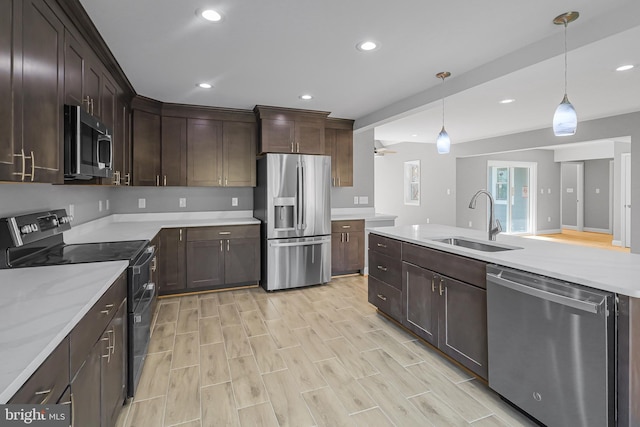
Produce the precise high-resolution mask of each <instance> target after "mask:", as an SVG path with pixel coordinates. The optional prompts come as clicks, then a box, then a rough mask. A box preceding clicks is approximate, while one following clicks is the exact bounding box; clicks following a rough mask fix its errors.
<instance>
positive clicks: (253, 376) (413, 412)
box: [117, 276, 533, 427]
mask: <svg viewBox="0 0 640 427" xmlns="http://www.w3.org/2000/svg"><path fill="white" fill-rule="evenodd" d="M117 425H118V427H161V426H181V427H187V426H189V427H211V426H252V427H253V426H292V427H302V426H331V427H333V426H342V425H352V426H367V427H371V426H398V427H407V426H429V425H433V426H469V425H471V426H476V427H477V426H523V425H524V426H532V425H533V424H532V423H531V422H530V421H529V420H528V419H526V418H525V417H524V416H522V415H521V414H520V413H518V412H517V411H515V410H514V409H512V408H511V407H510V406H509V405H507V404H505V403H504V402H502V401H501V400H500V398H499V397H498V396H497V395H496V394H495V393H494V392H493V391H491V390H490V389H489V388H488V387H487V386H486V385H485V384H483V383H482V382H481V381H479V380H477V379H475V378H473V377H472V376H471V375H469V374H468V373H467V372H466V371H464V370H462V369H460V368H459V367H458V366H457V365H455V364H454V363H452V362H450V361H449V360H447V359H446V358H444V357H443V356H442V355H441V354H440V353H439V352H438V351H436V350H434V349H433V348H432V347H430V346H428V345H426V344H424V343H422V342H421V341H419V340H417V339H416V338H415V337H414V336H413V335H410V334H408V333H406V332H404V331H403V330H402V329H400V328H399V327H397V326H396V325H394V324H393V323H391V322H390V321H388V320H386V319H385V318H384V317H382V316H381V315H379V314H377V312H376V309H375V307H374V306H372V305H370V304H369V303H368V302H367V279H366V278H364V277H362V276H351V277H342V278H334V279H333V280H332V281H331V283H329V284H327V285H324V286H313V287H308V288H303V289H295V290H288V291H278V292H272V293H267V292H265V291H264V290H262V288H251V289H241V290H234V291H225V292H216V293H208V294H201V295H198V296H195V295H192V296H181V297H173V298H165V299H162V300H160V301H159V304H158V308H157V312H156V318H155V324H154V329H153V334H152V338H151V343H150V346H149V355H148V357H147V360H146V363H145V366H144V370H143V372H142V377H141V379H140V384H139V386H138V391H137V393H136V397H135V398H134V399H132V401H131V402H129V403H128V404H127V405H126V406H125V407H124V409H123V411H122V414H121V416H120V418H119V419H118V424H117Z"/></svg>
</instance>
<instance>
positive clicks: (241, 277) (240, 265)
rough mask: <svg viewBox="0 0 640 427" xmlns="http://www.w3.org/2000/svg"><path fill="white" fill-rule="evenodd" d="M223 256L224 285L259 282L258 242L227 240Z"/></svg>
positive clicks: (255, 240)
mask: <svg viewBox="0 0 640 427" xmlns="http://www.w3.org/2000/svg"><path fill="white" fill-rule="evenodd" d="M224 244H225V245H226V248H225V250H226V251H225V254H224V273H225V274H224V275H225V284H235V283H246V282H257V281H258V280H260V241H259V240H258V239H227V240H226V241H224Z"/></svg>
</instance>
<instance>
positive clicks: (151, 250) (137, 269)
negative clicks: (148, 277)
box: [131, 245, 156, 274]
mask: <svg viewBox="0 0 640 427" xmlns="http://www.w3.org/2000/svg"><path fill="white" fill-rule="evenodd" d="M155 254H156V246H155V245H151V246H148V247H147V248H146V249H145V250H144V255H143V257H144V258H143V257H141V259H143V260H142V261H139V262H137V263H136V265H134V266H132V267H131V270H132V271H133V274H140V273H141V272H142V269H143V268H145V267H146V266H147V265H148V264H149V263H150V262H151V260H152V259H153V256H154V255H155Z"/></svg>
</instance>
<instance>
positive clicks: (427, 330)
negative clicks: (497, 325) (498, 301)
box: [402, 262, 487, 378]
mask: <svg viewBox="0 0 640 427" xmlns="http://www.w3.org/2000/svg"><path fill="white" fill-rule="evenodd" d="M402 275H403V278H404V280H403V281H402V286H403V289H402V294H403V300H404V301H405V302H406V307H407V308H406V317H405V318H404V319H402V323H403V324H404V326H406V327H407V328H408V329H410V330H412V331H413V332H415V333H416V334H417V335H418V336H420V337H422V338H424V339H425V340H426V341H428V342H430V343H431V344H433V345H434V346H436V347H438V348H439V349H440V350H441V351H442V352H444V353H445V354H447V355H449V356H450V357H451V358H453V359H455V360H456V361H458V362H460V363H461V364H462V365H464V366H466V367H467V368H469V369H471V370H472V371H473V372H475V373H477V374H478V375H480V376H481V377H483V378H486V377H487V295H486V290H484V289H482V288H479V287H476V286H473V285H469V284H467V283H464V282H461V281H459V280H455V279H452V278H450V277H447V276H444V275H441V274H438V273H436V272H433V271H430V270H427V269H424V268H421V267H418V266H415V265H413V264H409V263H407V262H403V263H402Z"/></svg>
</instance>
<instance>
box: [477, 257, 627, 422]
mask: <svg viewBox="0 0 640 427" xmlns="http://www.w3.org/2000/svg"><path fill="white" fill-rule="evenodd" d="M487 326H488V340H489V387H491V388H492V389H494V390H495V391H497V392H498V393H499V394H500V395H501V396H502V397H503V398H504V399H506V400H507V401H509V402H511V403H512V404H514V405H515V406H517V407H519V408H520V409H522V410H523V411H525V412H527V413H528V414H529V415H531V416H532V417H533V418H535V419H537V420H538V421H540V422H542V423H544V424H545V425H547V426H549V427H555V426H582V427H586V426H598V427H602V426H613V425H614V424H615V360H616V359H615V345H616V343H615V327H616V325H615V295H614V294H612V293H609V292H604V291H599V290H596V289H591V288H587V287H584V286H580V285H576V284H572V283H567V282H563V281H560V280H556V279H551V278H548V277H543V276H538V275H534V274H531V273H526V272H523V271H519V270H513V269H508V268H504V267H498V266H488V267H487Z"/></svg>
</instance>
